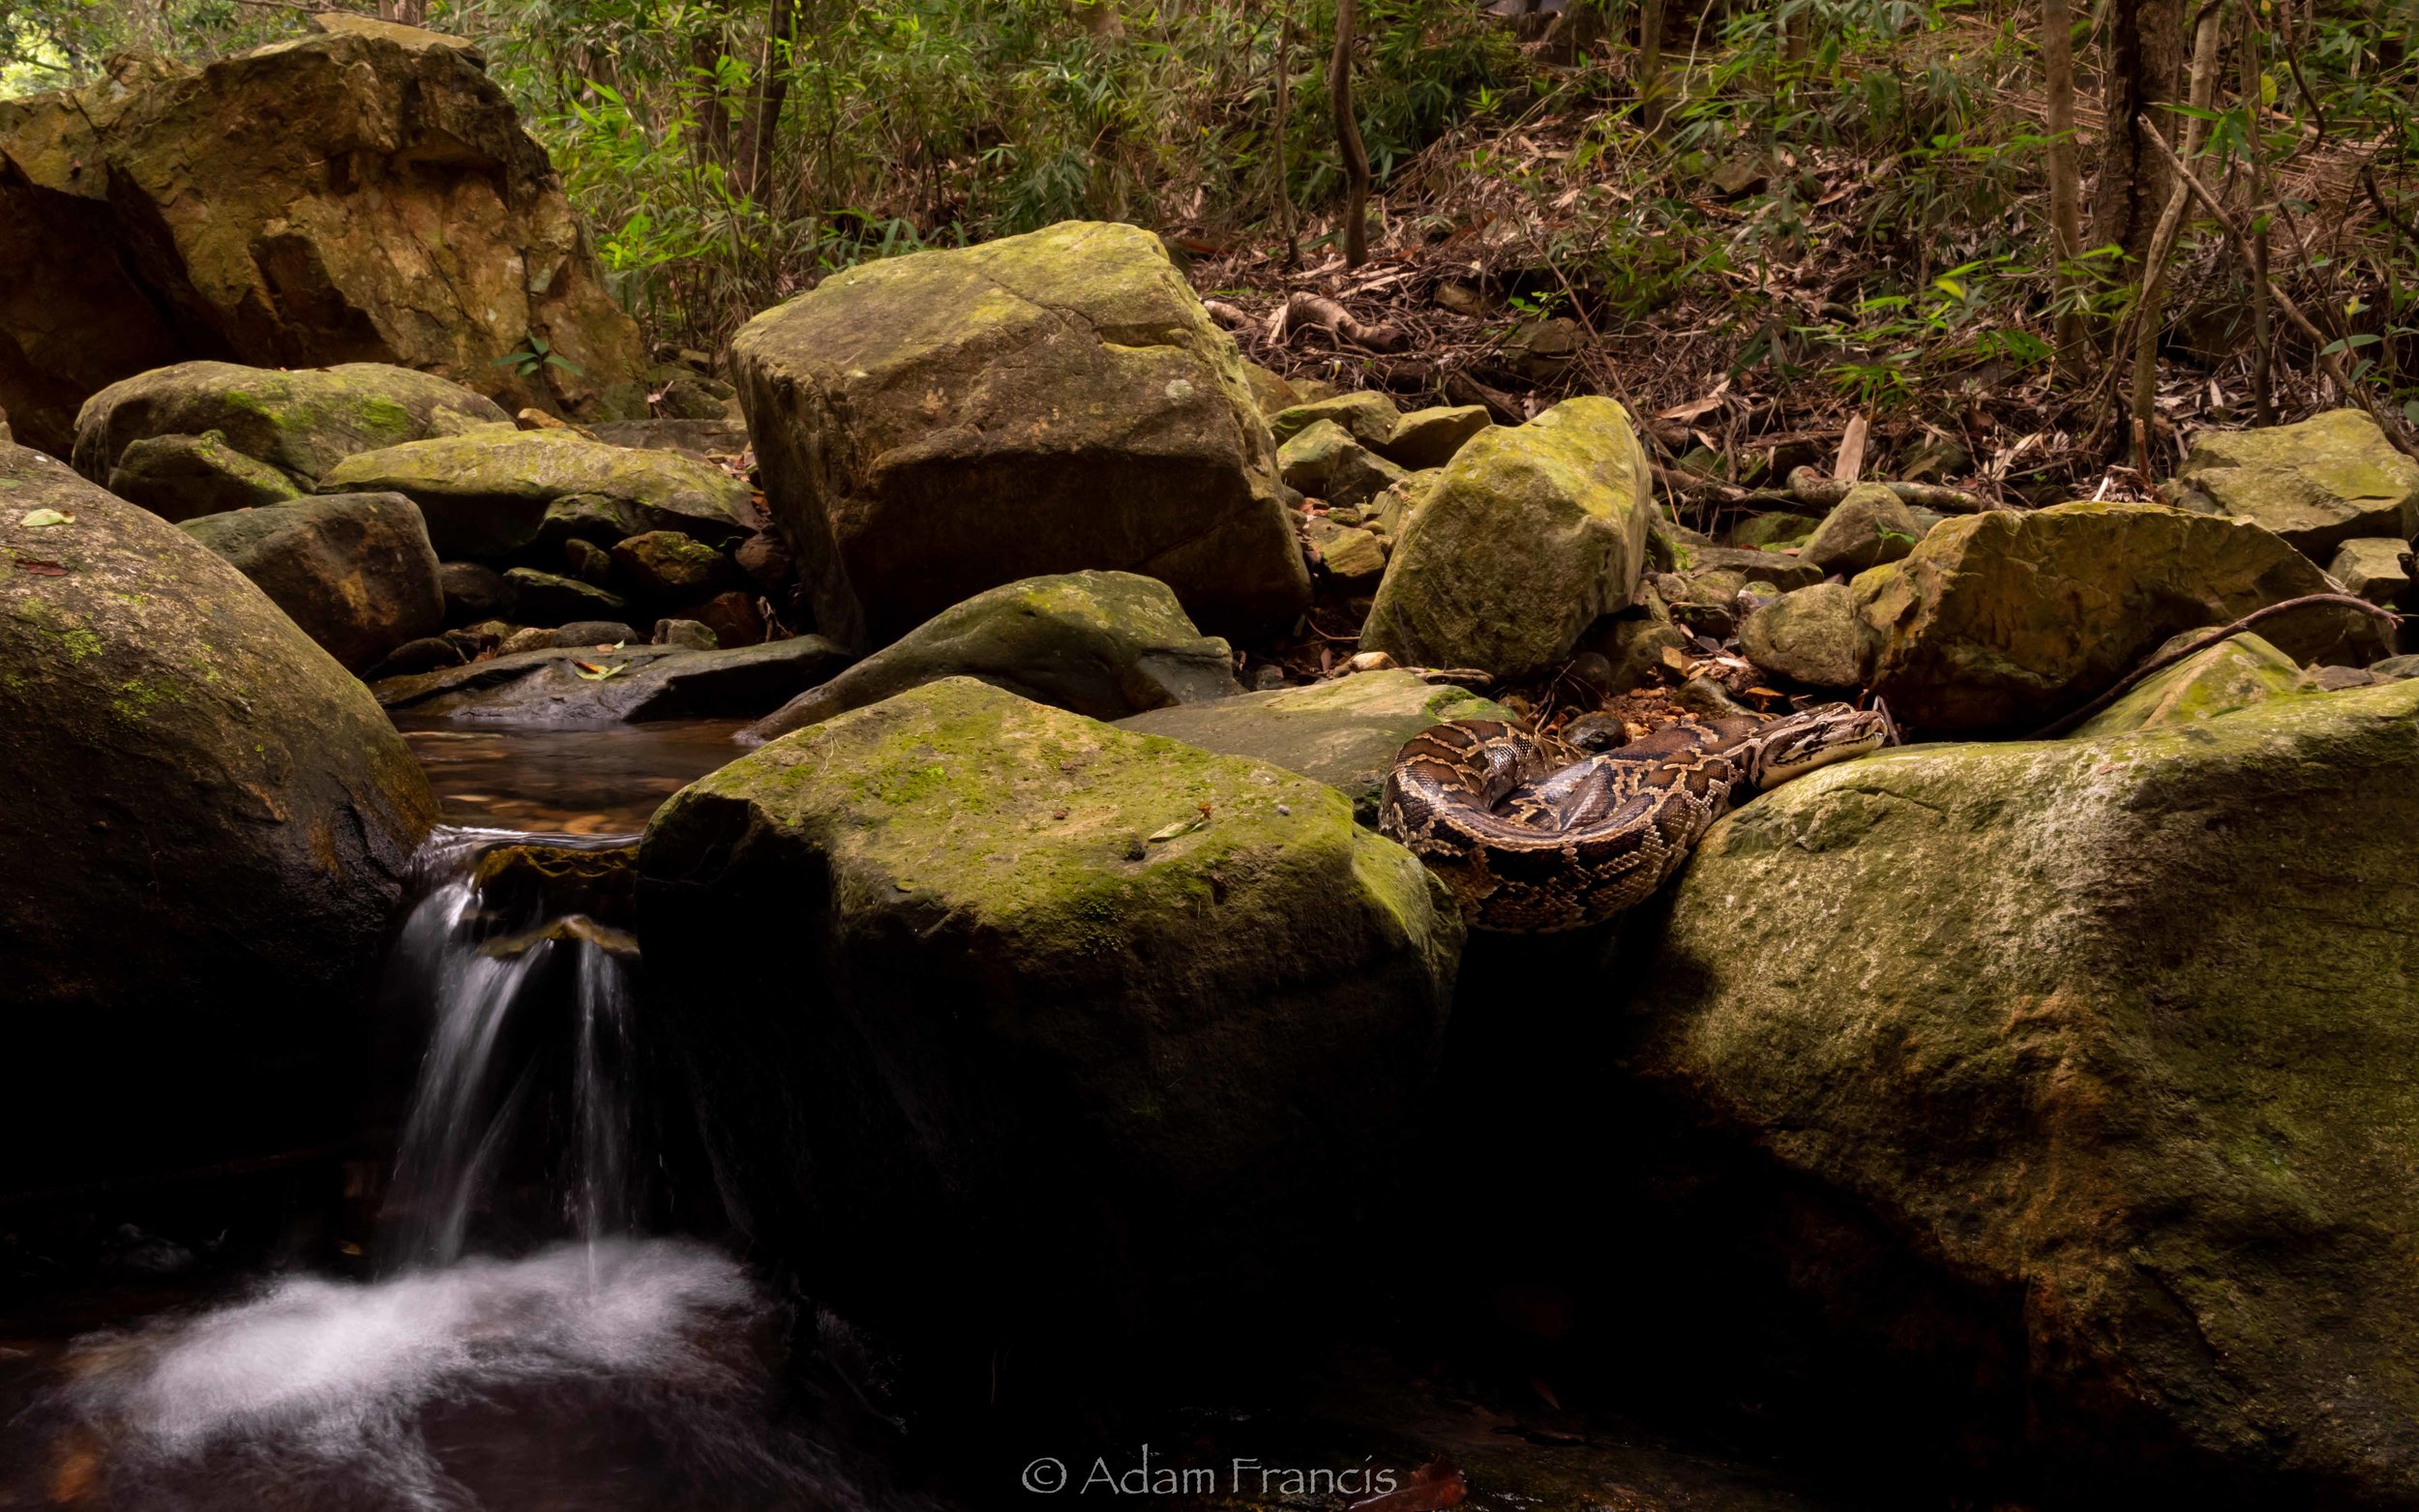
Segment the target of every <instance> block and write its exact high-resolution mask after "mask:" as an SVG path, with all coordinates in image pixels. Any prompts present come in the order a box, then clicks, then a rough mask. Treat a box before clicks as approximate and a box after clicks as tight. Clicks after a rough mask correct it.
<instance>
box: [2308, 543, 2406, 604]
mask: <svg viewBox="0 0 2419 1512" xmlns="http://www.w3.org/2000/svg"><path fill="white" fill-rule="evenodd" d="M2410 565H2411V549H2410V543H2409V542H2408V541H2405V540H2404V539H2402V538H2401V537H2399V536H2354V537H2352V538H2351V539H2350V540H2348V541H2346V542H2344V544H2343V545H2342V546H2339V547H2337V548H2335V559H2334V560H2333V561H2331V562H2329V563H2327V576H2328V577H2330V578H2334V579H2335V580H2336V581H2337V582H2340V583H2342V584H2343V585H2344V592H2345V593H2351V594H2357V595H2359V596H2360V597H2361V598H2364V599H2367V600H2368V601H2369V602H2370V603H2372V604H2393V603H2396V602H2398V601H2400V600H2401V599H2402V598H2403V597H2404V595H2406V594H2408V593H2409V592H2410Z"/></svg>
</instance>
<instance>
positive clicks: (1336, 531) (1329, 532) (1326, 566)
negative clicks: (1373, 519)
mask: <svg viewBox="0 0 2419 1512" xmlns="http://www.w3.org/2000/svg"><path fill="white" fill-rule="evenodd" d="M1302 539H1303V540H1304V541H1306V542H1308V543H1309V545H1310V549H1311V550H1312V551H1314V552H1316V553H1317V554H1318V562H1319V567H1320V570H1321V571H1323V572H1325V573H1326V574H1327V575H1328V577H1329V578H1333V579H1335V580H1336V581H1337V582H1340V583H1342V584H1344V585H1345V586H1346V587H1348V588H1354V589H1362V590H1365V589H1369V588H1374V587H1376V586H1377V584H1378V579H1379V578H1382V577H1384V576H1385V575H1386V542H1385V540H1384V538H1382V537H1381V536H1379V535H1378V534H1377V533H1376V532H1375V531H1371V530H1363V529H1361V528H1360V527H1359V526H1357V525H1340V524H1337V523H1336V522H1335V521H1334V520H1332V519H1315V518H1314V519H1308V520H1305V521H1303V523H1302Z"/></svg>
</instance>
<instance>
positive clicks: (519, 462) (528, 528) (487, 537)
mask: <svg viewBox="0 0 2419 1512" xmlns="http://www.w3.org/2000/svg"><path fill="white" fill-rule="evenodd" d="M320 487H321V488H322V489H327V490H329V491H331V492H385V491H392V492H396V493H401V494H403V495H405V496H406V497H408V498H409V499H410V500H411V501H412V502H413V503H415V504H417V505H419V506H420V512H421V513H422V514H423V515H426V516H427V517H428V520H429V538H430V539H431V540H433V541H434V542H435V543H436V548H437V551H438V552H439V553H440V554H442V555H445V556H449V557H450V556H471V557H494V556H505V555H509V554H510V553H512V552H514V551H518V550H520V549H522V548H524V547H526V546H528V545H529V544H530V543H532V542H534V541H536V540H538V539H539V530H540V527H541V526H542V525H544V524H545V523H546V521H547V518H548V510H549V508H550V506H552V505H554V504H556V503H557V502H560V501H577V502H583V503H586V504H587V505H588V507H590V508H591V509H597V508H602V509H604V510H605V511H607V513H606V515H605V517H604V518H603V519H601V520H600V523H599V525H598V528H599V529H600V530H601V531H604V532H610V533H608V534H605V535H604V537H603V540H602V542H601V543H600V544H603V545H607V546H610V545H612V543H613V542H615V541H619V540H622V539H624V538H625V537H628V536H634V535H637V534H639V533H640V532H641V531H642V530H678V531H682V532H684V533H686V534H688V535H690V536H693V537H696V538H697V539H699V540H702V541H706V542H709V543H712V544H716V545H719V544H721V543H723V542H727V541H732V540H735V539H737V538H738V537H740V536H742V535H745V534H746V533H747V531H748V528H749V526H748V523H747V521H748V517H749V512H750V511H751V509H752V508H753V506H752V505H751V504H750V502H749V500H748V490H747V487H746V486H745V485H744V484H742V483H740V482H739V481H738V480H737V479H735V478H733V477H732V476H731V475H730V474H729V473H726V472H724V471H723V470H722V469H721V468H719V467H716V466H713V465H712V464H710V463H707V462H701V461H698V460H694V459H691V458H687V457H683V456H681V455H680V454H679V453H677V452H649V451H634V450H632V449H631V448H629V447H624V446H607V445H604V444H603V443H602V442H597V441H591V440H588V439H587V438H586V437H584V436H582V435H581V434H579V433H578V432H576V431H573V430H475V431H471V432H468V433H466V434H463V435H452V436H437V437H432V438H430V439H428V440H424V441H411V442H406V443H405V444H403V445H402V446H390V447H387V448H385V449H384V450H381V451H375V452H362V453H359V454H357V455H355V456H352V457H348V458H346V459H344V460H343V461H341V462H339V463H337V464H336V465H335V466H334V467H332V468H330V469H329V470H328V472H327V475H326V476H325V477H324V478H323V479H322V480H321V483H320ZM567 533H573V534H581V535H582V536H583V538H585V539H588V540H591V541H595V540H597V537H596V536H594V535H590V534H587V533H586V532H567Z"/></svg>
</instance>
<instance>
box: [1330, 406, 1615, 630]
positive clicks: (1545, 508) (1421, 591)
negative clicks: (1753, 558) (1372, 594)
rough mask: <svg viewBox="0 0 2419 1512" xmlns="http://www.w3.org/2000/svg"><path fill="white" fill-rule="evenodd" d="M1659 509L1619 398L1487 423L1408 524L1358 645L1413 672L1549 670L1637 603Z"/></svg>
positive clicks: (1427, 496) (1462, 450) (1437, 483)
mask: <svg viewBox="0 0 2419 1512" xmlns="http://www.w3.org/2000/svg"><path fill="white" fill-rule="evenodd" d="M1653 507H1654V499H1653V495H1652V493H1651V492H1650V491H1649V489H1648V480H1647V470H1646V454H1645V453H1644V452H1643V451H1641V450H1640V449H1639V446H1638V437H1637V433H1636V432H1635V431H1634V430H1631V429H1630V425H1629V416H1628V411H1626V410H1624V409H1623V408H1622V407H1621V406H1620V405H1619V404H1616V403H1614V402H1613V401H1612V400H1608V399H1594V398H1589V399H1573V400H1564V401H1563V402H1561V403H1559V404H1557V405H1555V406H1554V407H1553V408H1552V409H1549V410H1547V411H1546V412H1545V413H1544V414H1542V415H1539V416H1538V417H1537V418H1536V419H1535V420H1532V421H1530V422H1529V423H1528V424H1527V425H1525V426H1515V427H1498V428H1496V429H1494V430H1486V431H1482V432H1480V433H1479V435H1478V437H1477V438H1476V439H1474V440H1472V441H1471V442H1470V443H1469V444H1467V445H1466V446H1464V447H1463V448H1462V449H1461V450H1460V452H1459V453H1457V454H1456V455H1455V456H1454V458H1453V460H1452V462H1451V463H1450V465H1448V466H1447V467H1446V468H1444V469H1443V470H1442V471H1441V472H1440V473H1438V474H1437V481H1436V484H1435V486H1434V487H1433V488H1432V489H1430V490H1428V492H1427V495H1426V497H1425V499H1424V500H1423V501H1422V502H1421V503H1419V506H1418V508H1417V509H1416V510H1415V511H1414V512H1413V513H1412V514H1411V516H1410V518H1409V519H1408V520H1406V521H1405V523H1404V525H1403V527H1402V536H1401V539H1400V541H1399V542H1397V543H1396V545H1395V547H1394V551H1393V554H1392V556H1391V557H1390V558H1389V561H1388V564H1387V570H1386V578H1385V580H1384V581H1383V582H1381V583H1380V584H1379V586H1378V596H1377V604H1376V606H1375V607H1374V608H1371V610H1370V611H1369V618H1368V621H1367V623H1366V624H1365V625H1364V626H1363V627H1362V630H1361V640H1360V643H1361V645H1362V647H1363V648H1364V649H1367V650H1372V651H1384V652H1386V653H1387V654H1388V655H1389V656H1391V657H1393V658H1394V659H1395V660H1396V661H1397V662H1400V663H1402V664H1404V665H1405V666H1409V667H1481V668H1484V669H1485V670H1487V671H1490V672H1494V673H1496V674H1497V675H1499V676H1505V677H1517V676H1524V675H1527V674H1530V673H1534V672H1538V671H1542V670H1545V669H1546V668H1548V667H1552V666H1554V665H1555V664H1557V663H1560V662H1562V661H1563V660H1565V659H1567V658H1568V656H1569V655H1570V652H1571V648H1572V647H1573V646H1574V645H1576V644H1577V643H1578V639H1579V637H1580V635H1581V634H1582V633H1583V632H1584V631H1586V629H1587V628H1588V626H1589V625H1591V624H1593V623H1595V621H1596V620H1597V619H1598V617H1599V616H1601V615H1603V614H1607V613H1610V612H1611V611H1613V610H1615V609H1618V608H1622V607H1624V606H1625V605H1627V604H1628V602H1629V596H1630V594H1631V593H1632V592H1634V591H1635V590H1636V588H1637V585H1638V574H1639V572H1640V571H1641V569H1642V568H1643V567H1644V566H1645V561H1646V530H1647V521H1648V519H1649V517H1650V516H1651V514H1652V513H1653Z"/></svg>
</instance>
